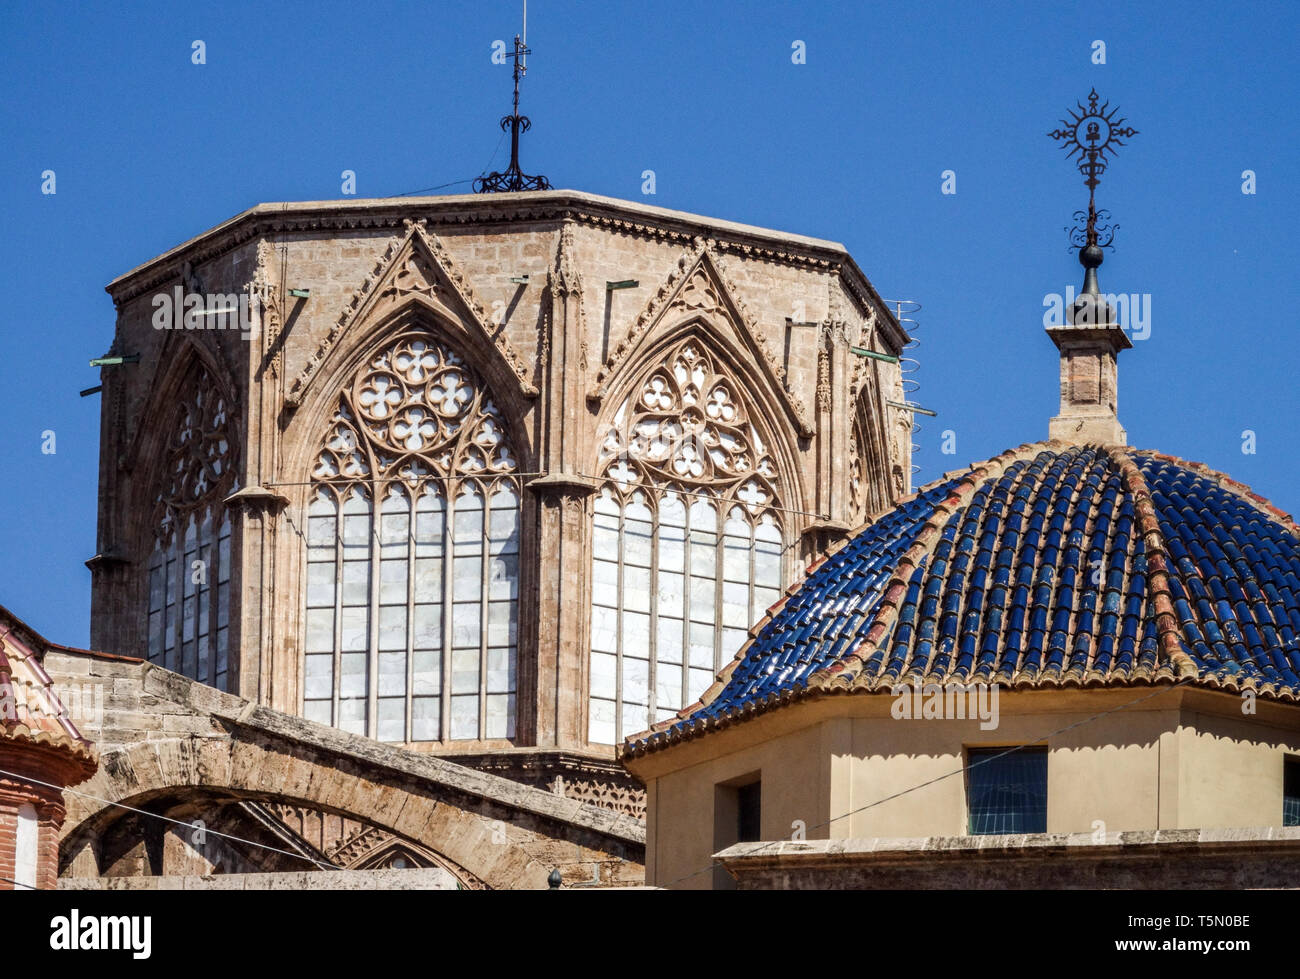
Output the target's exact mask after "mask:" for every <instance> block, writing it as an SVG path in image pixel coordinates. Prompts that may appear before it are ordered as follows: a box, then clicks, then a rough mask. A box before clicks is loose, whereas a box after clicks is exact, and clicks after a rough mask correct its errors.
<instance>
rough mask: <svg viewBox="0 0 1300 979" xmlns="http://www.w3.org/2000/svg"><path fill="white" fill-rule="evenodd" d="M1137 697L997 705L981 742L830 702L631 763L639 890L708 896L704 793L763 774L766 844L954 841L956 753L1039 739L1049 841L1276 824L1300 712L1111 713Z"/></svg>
mask: <svg viewBox="0 0 1300 979" xmlns="http://www.w3.org/2000/svg"><path fill="white" fill-rule="evenodd" d="M1142 694H1143V691H1135V690H1133V689H1123V690H1091V691H1038V692H1029V693H1021V694H1007V693H1003V694H1002V695H1001V697H1000V704H999V707H1000V718H999V724H998V726H997V728H996V729H993V730H987V731H986V730H981V728H980V722H979V721H978V720H896V719H894V718H893V717H891V716H890V714H889V706H890V704H891V701H892V698H890V697H888V696H856V697H840V698H833V699H829V700H822V701H815V702H806V703H802V704H796V705H794V706H791V707H788V708H784V709H782V710H777V711H774V712H771V713H769V714H766V715H762V716H760V717H759V718H757V719H755V720H753V721H750V722H747V723H743V724H738V725H735V726H732V727H729V728H726V729H723V730H721V731H718V732H716V733H712V734H709V735H706V736H705V737H703V738H700V739H697V740H695V741H690V742H686V743H684V744H681V745H679V746H677V747H674V748H671V749H668V750H666V751H662V752H656V753H654V754H651V755H648V756H645V757H643V758H637V759H629V760H628V767H629V768H630V769H631V770H632V771H633V772H634V773H635V774H637V775H638V776H640V777H642V778H644V779H645V780H646V782H647V786H648V789H649V798H650V800H651V806H650V809H649V812H648V827H647V829H648V835H647V882H648V883H653V884H658V885H660V886H675V887H707V886H710V882H711V880H712V877H711V875H710V874H709V873H697V871H700V870H701V869H702V868H706V867H709V866H710V857H711V854H712V852H713V851H711V850H710V845H711V844H712V843H713V840H714V833H713V829H714V817H715V812H714V787H715V786H717V785H719V784H722V783H725V782H727V781H728V780H731V779H734V778H736V777H737V776H740V775H743V774H746V773H750V772H754V771H759V772H761V778H762V783H763V787H762V834H763V839H764V840H780V839H787V840H788V839H790V838H791V834H792V829H791V823H792V822H793V821H794V820H796V819H801V820H804V821H805V823H806V836H807V838H808V839H828V838H830V839H848V838H857V839H863V838H871V837H929V836H962V835H965V834H966V833H967V830H968V826H967V812H966V805H967V802H966V782H965V777H964V773H963V771H962V769H963V764H964V759H965V750H966V749H967V748H971V747H985V746H987V747H996V746H1009V745H1015V744H1027V743H1032V742H1035V741H1037V740H1038V739H1039V738H1042V737H1044V736H1045V735H1050V736H1049V737H1048V738H1047V741H1046V744H1047V747H1048V752H1049V754H1048V809H1047V831H1048V832H1049V833H1089V832H1097V831H1098V830H1104V831H1105V832H1107V833H1116V832H1124V831H1132V830H1152V829H1189V828H1218V827H1238V826H1277V825H1280V824H1281V821H1282V772H1283V759H1284V758H1285V756H1286V755H1287V754H1288V753H1300V708H1295V707H1290V706H1280V705H1275V704H1263V703H1261V704H1259V705H1258V709H1259V712H1258V713H1257V714H1254V715H1243V714H1242V713H1241V705H1242V701H1241V700H1240V699H1239V698H1237V697H1233V696H1229V695H1225V694H1210V693H1206V692H1200V691H1187V690H1177V691H1172V690H1171V691H1169V692H1167V693H1164V694H1159V695H1157V696H1155V697H1152V698H1150V699H1148V700H1145V701H1143V702H1142V703H1139V704H1135V705H1133V706H1124V705H1126V704H1130V703H1131V702H1132V701H1134V700H1136V699H1137V698H1138V697H1140V696H1142ZM1116 708H1119V709H1116ZM1098 714H1102V715H1103V716H1100V717H1095V715H1098ZM1094 717H1095V719H1093V720H1089V718H1094ZM1081 722H1083V723H1081ZM1073 725H1078V726H1077V727H1073ZM1065 728H1071V729H1070V730H1063V729H1065ZM1053 732H1061V733H1053ZM954 773H955V774H954ZM932 780H933V781H932ZM925 783H930V784H925ZM909 790H910V791H909ZM898 793H904V794H902V795H899V796H898V797H897V798H890V797H891V796H895V795H896V794H898ZM885 799H888V800H889V801H884V802H879V804H876V805H872V803H876V802H878V801H879V800H885ZM844 813H850V814H851V815H849V816H848V817H847V818H837V819H834V820H832V816H833V815H840V814H844ZM1098 823H1100V824H1101V825H1098ZM691 874H694V876H689V877H688V876H687V875H691ZM682 878H685V879H684V880H683V879H682Z"/></svg>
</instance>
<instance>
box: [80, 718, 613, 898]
mask: <svg viewBox="0 0 1300 979" xmlns="http://www.w3.org/2000/svg"><path fill="white" fill-rule="evenodd" d="M470 775H471V776H474V777H472V778H468V779H466V780H465V781H466V784H465V785H464V786H460V787H453V786H450V785H448V784H446V783H445V782H444V783H442V784H437V783H435V782H432V781H430V780H419V779H410V778H403V777H402V776H401V774H400V773H397V772H394V771H393V770H391V769H384V768H383V767H382V766H376V765H374V764H368V763H367V762H366V760H364V759H360V758H348V757H346V756H340V755H339V754H337V753H334V752H329V751H323V750H321V749H320V748H318V747H317V746H316V745H310V744H304V743H302V742H296V741H286V740H284V739H281V738H277V737H275V736H274V735H271V736H266V735H265V734H264V733H263V732H256V731H243V730H240V731H238V732H237V733H236V735H235V736H233V737H221V736H213V737H202V736H195V737H188V738H176V739H167V740H159V741H147V742H137V743H134V744H131V745H129V746H125V747H123V748H120V749H117V750H114V751H110V752H108V753H106V754H104V755H103V756H102V757H101V765H100V770H99V772H98V773H97V774H96V775H95V777H94V778H93V779H91V780H90V781H88V782H86V783H83V784H82V785H80V786H78V787H77V789H76V790H75V791H69V792H68V794H67V803H68V816H67V819H66V821H65V823H64V828H63V841H62V844H61V847H60V851H61V860H60V864H61V867H62V868H63V872H64V873H65V875H66V874H68V872H69V871H71V872H72V875H74V876H75V875H77V874H78V873H79V872H80V871H81V868H82V867H83V866H84V859H83V858H82V857H81V854H82V852H83V851H84V850H85V849H86V848H87V847H93V846H94V841H95V840H96V839H97V838H98V837H99V835H100V834H102V833H103V832H105V830H106V829H107V828H108V827H109V826H110V825H111V824H112V823H113V822H114V820H115V819H117V818H120V817H121V816H122V814H123V813H124V810H122V809H120V808H118V807H116V806H114V805H112V803H118V804H120V805H126V806H132V807H135V808H141V807H142V806H145V805H147V804H148V803H149V802H150V801H151V800H156V799H159V798H162V797H165V796H175V795H183V794H185V793H190V794H194V795H201V794H208V795H211V794H214V793H215V794H218V795H220V796H222V797H229V798H233V799H247V800H262V801H274V802H279V803H287V804H291V805H302V806H310V807H314V808H317V809H319V810H321V811H324V812H331V813H338V814H341V815H344V816H348V817H351V818H355V819H358V820H361V821H363V822H365V823H368V824H370V825H372V826H376V827H379V828H380V829H382V830H385V831H387V832H389V833H392V834H393V835H394V836H396V837H399V838H400V840H405V841H409V843H410V844H411V846H412V847H413V848H414V849H415V850H417V851H418V852H423V853H426V854H427V855H428V856H430V857H432V858H433V860H434V861H435V862H437V863H439V864H441V865H443V866H445V867H448V868H449V869H452V868H461V869H462V870H463V876H464V877H465V878H466V879H467V880H468V882H469V885H470V886H473V882H475V881H479V882H481V883H482V885H483V886H485V887H487V888H492V889H496V888H545V887H546V886H547V883H546V882H547V877H548V875H549V874H550V872H551V870H552V869H553V868H555V867H556V866H558V865H560V864H561V863H563V862H564V861H565V860H567V859H572V857H573V855H574V853H575V844H576V845H577V847H578V848H581V849H583V850H586V851H588V852H590V851H602V852H607V851H609V850H610V849H611V847H610V845H609V844H610V842H611V840H610V838H608V837H607V836H606V835H605V834H603V833H601V832H599V831H598V830H593V829H587V828H584V827H581V826H578V825H572V824H569V825H566V824H565V822H564V820H563V819H558V818H555V817H554V816H553V815H552V816H548V815H547V814H546V813H542V812H538V811H537V808H538V807H536V806H533V807H528V806H523V807H521V806H518V805H512V804H511V801H510V799H508V798H501V797H498V796H497V794H496V793H493V792H491V791H488V792H476V791H475V790H474V788H473V787H472V784H471V783H473V782H480V783H481V782H483V781H485V780H491V779H492V777H491V776H478V774H477V773H470ZM497 781H503V780H497ZM515 788H516V789H519V790H521V791H522V792H523V793H529V792H532V793H536V794H537V795H541V796H544V797H546V796H545V793H540V792H538V791H537V790H530V789H526V788H524V787H522V786H516V787H515ZM546 798H547V799H549V798H550V797H546ZM565 803H568V804H569V805H568V806H567V808H570V809H572V808H585V807H580V806H579V805H578V804H576V803H571V801H570V800H560V799H557V800H556V807H557V808H565V806H564V804H565ZM529 808H532V809H533V811H531V812H529V811H527V810H528V809H529ZM613 849H618V848H617V846H616V847H613ZM620 855H621V854H620ZM453 873H455V870H454V869H453ZM458 876H462V875H458Z"/></svg>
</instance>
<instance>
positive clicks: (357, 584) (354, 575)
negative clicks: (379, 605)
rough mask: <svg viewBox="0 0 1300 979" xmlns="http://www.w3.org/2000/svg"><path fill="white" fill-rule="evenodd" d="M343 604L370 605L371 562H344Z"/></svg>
mask: <svg viewBox="0 0 1300 979" xmlns="http://www.w3.org/2000/svg"><path fill="white" fill-rule="evenodd" d="M343 604H344V605H369V604H370V561H369V560H360V561H344V562H343Z"/></svg>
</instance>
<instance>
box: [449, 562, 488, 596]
mask: <svg viewBox="0 0 1300 979" xmlns="http://www.w3.org/2000/svg"><path fill="white" fill-rule="evenodd" d="M452 569H453V580H452V597H453V598H455V599H456V600H457V601H463V600H465V599H477V598H478V597H479V596H480V595H482V594H483V559H482V558H478V557H461V555H460V552H459V550H458V551H457V552H456V557H455V559H454V560H453V561H452Z"/></svg>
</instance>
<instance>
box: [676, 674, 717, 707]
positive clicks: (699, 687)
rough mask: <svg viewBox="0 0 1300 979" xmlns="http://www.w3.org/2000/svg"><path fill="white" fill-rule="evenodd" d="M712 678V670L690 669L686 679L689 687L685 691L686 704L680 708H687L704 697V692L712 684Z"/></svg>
mask: <svg viewBox="0 0 1300 979" xmlns="http://www.w3.org/2000/svg"><path fill="white" fill-rule="evenodd" d="M713 677H714V672H713V670H696V669H692V670H691V671H690V676H689V677H688V678H687V682H688V683H689V686H688V687H687V690H686V703H685V704H683V705H682V706H684V707H685V706H689V705H690V704H693V703H695V702H696V701H697V700H699V699H700V698H701V697H702V696H704V691H705V690H708V689H709V687H710V685H712V683H713Z"/></svg>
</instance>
